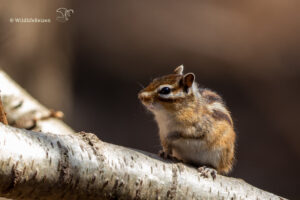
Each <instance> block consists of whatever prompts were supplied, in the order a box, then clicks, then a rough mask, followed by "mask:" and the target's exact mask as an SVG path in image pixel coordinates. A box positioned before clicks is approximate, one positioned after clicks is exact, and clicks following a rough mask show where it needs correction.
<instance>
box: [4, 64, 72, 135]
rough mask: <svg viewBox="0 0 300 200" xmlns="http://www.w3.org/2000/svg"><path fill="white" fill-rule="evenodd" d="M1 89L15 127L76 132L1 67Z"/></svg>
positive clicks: (45, 131) (9, 116)
mask: <svg viewBox="0 0 300 200" xmlns="http://www.w3.org/2000/svg"><path fill="white" fill-rule="evenodd" d="M0 91H1V96H2V97H3V105H4V108H5V111H6V114H7V119H8V123H9V124H11V125H13V126H15V127H19V128H25V129H31V130H36V131H41V132H44V133H47V132H51V133H55V134H73V133H74V131H73V130H72V129H71V128H70V127H69V126H67V125H66V124H65V123H63V122H62V121H61V120H60V119H57V118H55V117H53V115H52V111H51V110H49V109H47V108H46V107H44V106H42V105H41V104H40V103H39V102H37V101H36V100H35V99H34V98H32V97H31V96H30V95H29V94H28V93H27V92H26V91H25V90H23V89H22V88H21V87H20V86H19V85H18V84H17V83H15V82H14V81H13V80H12V79H11V78H9V77H8V76H7V75H6V73H5V72H4V71H3V70H1V69H0Z"/></svg>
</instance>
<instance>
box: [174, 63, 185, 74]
mask: <svg viewBox="0 0 300 200" xmlns="http://www.w3.org/2000/svg"><path fill="white" fill-rule="evenodd" d="M174 73H175V74H179V75H182V73H183V65H180V66H178V67H176V69H175V70H174Z"/></svg>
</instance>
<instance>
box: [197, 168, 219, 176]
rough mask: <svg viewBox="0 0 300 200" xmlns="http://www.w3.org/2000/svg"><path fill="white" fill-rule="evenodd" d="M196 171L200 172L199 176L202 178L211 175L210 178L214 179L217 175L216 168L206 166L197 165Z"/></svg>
mask: <svg viewBox="0 0 300 200" xmlns="http://www.w3.org/2000/svg"><path fill="white" fill-rule="evenodd" d="M198 172H199V173H200V176H202V177H204V178H208V177H209V176H211V177H212V179H215V178H216V177H217V170H215V169H213V168H209V167H206V166H202V167H199V168H198Z"/></svg>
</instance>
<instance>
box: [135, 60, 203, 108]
mask: <svg viewBox="0 0 300 200" xmlns="http://www.w3.org/2000/svg"><path fill="white" fill-rule="evenodd" d="M196 91H197V84H196V83H195V75H194V74H193V73H187V74H183V65H181V66H179V67H177V68H176V69H175V70H174V72H173V73H172V74H169V75H165V76H162V77H159V78H156V79H154V80H153V81H152V82H151V83H150V84H149V85H148V86H147V87H146V88H144V89H143V90H141V91H140V92H139V94H138V97H139V99H140V100H141V102H142V103H143V104H144V105H145V106H146V107H147V109H149V110H150V111H152V112H156V111H160V110H161V109H165V110H169V111H172V110H178V109H180V107H182V106H184V105H186V103H188V102H187V101H190V100H191V99H192V98H194V96H195V92H196Z"/></svg>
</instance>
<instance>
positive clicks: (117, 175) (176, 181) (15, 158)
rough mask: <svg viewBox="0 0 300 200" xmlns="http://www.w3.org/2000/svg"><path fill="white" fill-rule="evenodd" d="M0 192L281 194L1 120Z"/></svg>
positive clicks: (43, 195) (61, 195)
mask: <svg viewBox="0 0 300 200" xmlns="http://www.w3.org/2000/svg"><path fill="white" fill-rule="evenodd" d="M0 133H1V135H0V136H1V137H0V166H1V171H0V191H1V192H0V193H1V195H3V196H5V197H8V198H24V199H34V198H39V199H116V198H117V199H203V198H216V199H222V198H234V199H235V198H237V199H257V198H259V199H280V197H278V196H275V195H273V194H271V193H268V192H265V191H263V190H260V189H258V188H255V187H253V186H251V185H249V184H247V183H246V182H244V181H243V180H238V179H233V178H228V177H224V176H220V175H217V177H216V178H215V179H213V178H212V177H202V176H201V174H199V173H198V172H197V170H196V169H194V168H191V167H188V166H186V165H183V164H181V163H170V162H166V161H163V160H161V159H159V158H158V157H156V156H154V155H152V156H151V157H150V156H148V155H145V154H143V153H141V152H137V151H134V150H131V149H127V148H124V147H120V146H116V145H112V144H108V143H105V142H102V141H100V140H99V139H98V138H97V137H96V136H95V135H93V134H90V133H79V134H74V135H64V134H63V135H56V134H50V133H49V134H44V133H40V132H32V131H25V130H22V129H17V128H12V127H10V126H5V125H3V124H0Z"/></svg>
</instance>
